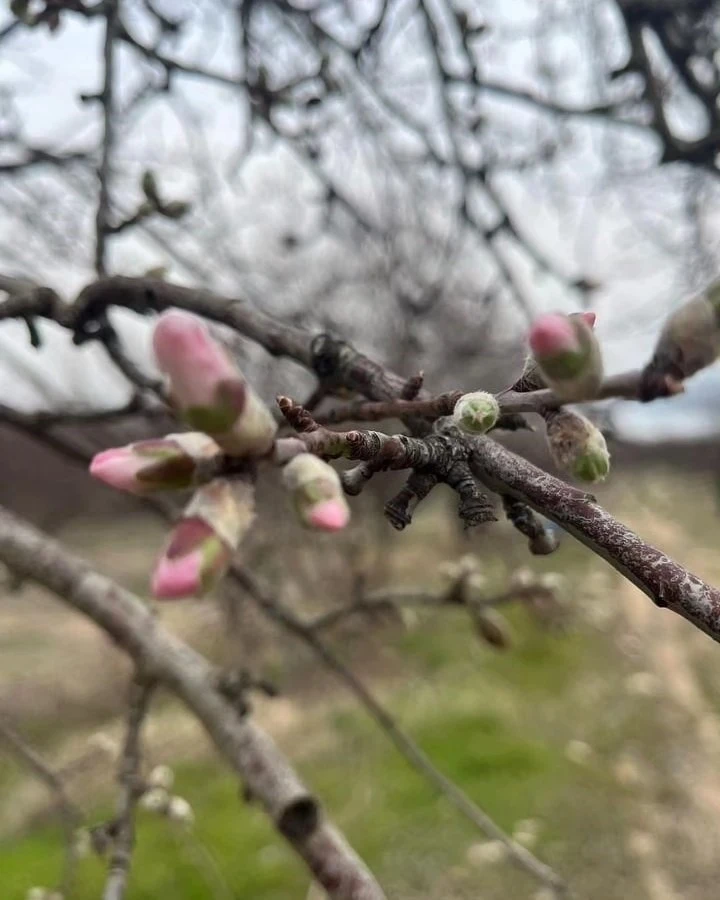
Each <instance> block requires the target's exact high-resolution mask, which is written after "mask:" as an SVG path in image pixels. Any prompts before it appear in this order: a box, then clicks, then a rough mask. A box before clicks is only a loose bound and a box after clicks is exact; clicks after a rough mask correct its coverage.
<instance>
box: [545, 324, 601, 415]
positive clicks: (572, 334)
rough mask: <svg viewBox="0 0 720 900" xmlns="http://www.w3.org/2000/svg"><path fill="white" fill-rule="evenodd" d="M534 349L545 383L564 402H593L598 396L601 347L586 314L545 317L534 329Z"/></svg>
mask: <svg viewBox="0 0 720 900" xmlns="http://www.w3.org/2000/svg"><path fill="white" fill-rule="evenodd" d="M530 349H531V350H532V354H533V356H534V358H535V361H536V362H537V364H538V368H539V370H540V374H541V376H542V378H543V379H544V381H545V383H546V384H547V386H548V387H549V388H552V390H553V391H554V392H555V394H556V395H557V396H558V397H559V398H560V399H561V400H563V401H572V400H589V399H591V398H592V397H595V396H596V395H597V394H598V392H599V390H600V385H601V384H602V377H603V365H602V354H601V352H600V344H599V343H598V340H597V338H596V337H595V333H594V331H593V329H592V326H591V325H590V324H588V321H587V320H586V319H585V318H584V317H583V316H582V315H580V314H577V315H574V316H563V315H560V314H558V313H551V314H549V315H546V316H541V317H540V318H539V319H538V320H537V321H536V322H535V323H534V325H533V326H532V328H531V329H530Z"/></svg>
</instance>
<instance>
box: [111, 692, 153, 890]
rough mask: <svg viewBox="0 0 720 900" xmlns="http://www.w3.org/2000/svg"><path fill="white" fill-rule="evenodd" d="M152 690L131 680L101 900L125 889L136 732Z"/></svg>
mask: <svg viewBox="0 0 720 900" xmlns="http://www.w3.org/2000/svg"><path fill="white" fill-rule="evenodd" d="M152 691H153V685H152V683H151V682H149V681H145V680H143V679H142V678H139V677H136V678H135V679H134V680H133V682H132V685H131V688H130V699H129V704H128V715H127V725H126V732H125V744H124V746H123V751H122V757H121V759H120V767H119V770H118V782H119V783H120V796H119V797H118V804H117V814H116V817H115V819H114V821H113V823H112V838H113V844H112V853H111V855H110V865H109V869H108V877H107V881H106V882H105V889H104V891H103V900H123V898H124V897H125V894H126V892H127V886H128V877H129V875H130V865H131V863H132V854H133V849H134V845H135V806H136V804H137V801H138V799H139V797H140V793H141V790H140V785H141V782H140V766H141V764H142V746H141V741H140V732H141V729H142V726H143V722H144V720H145V717H146V715H147V712H148V708H149V705H150V697H151V696H152Z"/></svg>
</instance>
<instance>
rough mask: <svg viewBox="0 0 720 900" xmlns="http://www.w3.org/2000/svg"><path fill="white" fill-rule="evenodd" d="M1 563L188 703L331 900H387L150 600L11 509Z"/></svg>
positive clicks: (0, 515) (0, 539)
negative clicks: (78, 615) (161, 619)
mask: <svg viewBox="0 0 720 900" xmlns="http://www.w3.org/2000/svg"><path fill="white" fill-rule="evenodd" d="M0 560H2V562H4V563H5V564H6V565H7V566H9V567H10V568H11V569H12V570H14V571H16V572H17V573H18V574H19V575H21V576H23V577H25V578H27V579H29V580H32V581H36V582H37V583H39V584H41V585H43V586H44V587H46V588H48V590H50V591H52V592H54V593H55V594H57V595H58V596H59V597H60V598H61V599H63V600H64V601H66V602H67V603H68V604H69V605H71V606H72V607H74V608H75V609H77V610H78V611H79V612H81V613H83V614H84V615H85V616H88V617H89V618H90V619H92V620H93V621H94V622H95V623H96V624H97V625H99V626H100V627H101V628H102V629H103V630H104V631H106V632H107V633H108V634H109V635H110V637H112V638H113V640H114V641H115V642H116V643H117V644H118V645H119V646H120V647H121V648H122V649H123V650H125V651H126V652H127V653H128V654H129V655H130V656H131V657H132V658H133V659H134V660H135V661H136V663H138V664H140V665H142V667H143V673H144V674H146V675H147V677H152V678H155V679H157V680H158V681H160V682H162V683H163V684H165V685H166V686H168V687H169V688H170V689H171V690H173V691H174V692H175V693H176V694H177V695H178V696H179V697H180V699H181V700H182V701H183V702H184V703H185V705H186V706H187V707H188V708H189V709H190V710H191V711H192V712H193V713H194V714H195V715H196V716H197V718H198V719H199V720H200V722H201V723H202V724H203V725H204V727H205V729H206V730H207V732H208V734H209V735H210V737H211V739H212V740H213V742H214V744H215V746H216V747H217V749H218V750H219V751H220V753H221V754H222V755H223V756H224V757H225V758H226V760H227V761H228V762H229V763H230V765H231V766H232V767H233V769H235V771H236V772H237V773H238V774H239V775H240V776H241V778H242V779H243V781H244V783H245V785H246V787H247V790H248V792H249V794H250V795H251V796H252V797H254V798H256V799H257V800H258V801H259V802H260V803H261V804H262V806H263V807H264V809H265V811H266V812H267V814H268V815H269V816H270V818H271V820H272V821H273V823H274V824H275V826H276V828H277V829H278V831H279V832H280V833H281V834H282V835H283V837H285V839H286V840H287V841H288V842H289V843H290V844H291V845H292V846H293V847H294V849H295V851H296V852H297V853H298V854H299V855H300V856H301V857H302V858H303V859H304V860H305V862H306V864H307V865H308V867H309V869H310V871H311V872H312V873H313V876H314V878H315V879H316V880H317V881H318V883H319V884H320V885H322V887H323V888H324V889H325V891H326V892H327V894H328V896H329V897H330V898H332V900H384V894H383V892H382V890H381V888H380V887H379V885H378V884H377V882H376V881H375V879H374V878H373V877H372V875H371V874H370V872H369V871H368V869H367V868H366V866H365V865H364V864H363V862H362V861H361V860H360V859H359V857H358V856H357V855H356V854H355V853H354V851H353V850H352V849H351V847H350V846H349V845H348V844H347V842H346V841H345V839H344V837H343V836H342V835H341V834H340V833H339V832H338V831H337V830H336V829H335V827H334V826H333V825H332V824H330V822H328V821H327V819H326V818H325V817H324V815H323V813H322V810H321V808H320V804H319V803H318V801H317V799H316V798H315V797H313V796H312V794H310V793H309V791H308V790H307V788H306V787H305V785H304V784H303V783H302V782H301V781H300V779H299V778H298V776H297V775H296V773H295V772H294V771H293V769H292V768H291V767H290V765H289V764H288V762H287V761H286V760H285V758H284V757H283V756H282V755H281V754H280V752H279V750H278V748H277V747H276V746H275V744H274V742H273V741H272V740H271V738H270V737H269V736H268V735H267V734H265V732H264V731H262V730H261V729H260V728H259V727H258V726H257V725H256V724H255V723H253V722H252V721H250V720H249V719H248V718H247V717H242V716H241V715H240V714H239V713H238V711H237V710H236V709H235V707H234V706H233V705H232V703H230V702H229V701H228V700H227V699H226V698H225V697H223V696H222V694H221V693H220V692H219V691H218V690H217V672H216V671H215V670H214V669H213V667H212V666H210V664H209V663H208V662H207V660H206V659H205V658H204V657H202V656H201V655H200V654H199V653H197V652H195V651H194V650H192V649H191V648H190V647H188V646H187V645H186V644H185V643H183V642H182V641H181V640H180V639H179V638H177V637H175V636H174V635H172V634H170V633H169V632H168V631H166V630H165V629H164V628H163V626H162V625H161V624H160V623H159V622H158V621H157V620H156V619H155V618H154V617H153V615H152V614H151V612H150V611H149V610H148V608H147V607H146V606H145V604H143V603H142V601H140V600H139V599H138V598H137V597H135V596H134V595H133V594H131V593H129V592H128V591H125V590H123V589H122V588H121V587H119V586H118V585H116V584H115V583H113V582H112V581H111V580H110V579H109V578H106V577H104V576H102V575H100V574H98V573H96V572H94V571H93V570H92V569H91V568H90V567H89V566H88V565H87V564H86V563H84V562H83V561H81V560H80V559H78V558H77V557H74V556H72V555H71V554H69V553H67V552H66V551H65V550H64V549H63V548H62V547H61V546H60V544H58V543H57V542H56V541H53V540H51V539H49V538H47V537H45V536H44V535H43V534H42V533H41V532H39V531H37V530H36V529H34V528H32V527H31V526H29V525H27V524H26V523H25V522H23V521H22V520H21V519H19V518H17V517H16V516H14V515H13V514H12V513H10V512H8V511H7V510H4V509H0Z"/></svg>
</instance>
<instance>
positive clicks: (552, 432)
mask: <svg viewBox="0 0 720 900" xmlns="http://www.w3.org/2000/svg"><path fill="white" fill-rule="evenodd" d="M546 422H547V436H548V445H549V448H550V453H551V455H552V458H553V460H554V462H555V464H556V465H557V467H558V468H559V469H562V470H563V471H565V472H569V473H570V474H571V475H573V476H574V477H575V478H578V479H579V480H580V481H589V482H597V481H604V480H605V478H607V476H608V473H609V472H610V453H609V452H608V448H607V444H606V443H605V438H604V437H603V435H602V432H601V431H600V430H599V429H598V428H596V427H595V425H593V423H592V422H590V421H589V419H586V418H585V416H581V415H579V413H576V412H572V411H571V410H568V409H560V410H557V412H553V413H551V414H549V415H548V416H547V419H546Z"/></svg>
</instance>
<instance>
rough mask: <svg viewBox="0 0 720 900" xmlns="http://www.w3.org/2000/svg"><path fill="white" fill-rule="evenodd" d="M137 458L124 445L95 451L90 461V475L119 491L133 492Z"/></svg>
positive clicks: (135, 489) (135, 488) (135, 484)
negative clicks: (100, 451) (99, 451)
mask: <svg viewBox="0 0 720 900" xmlns="http://www.w3.org/2000/svg"><path fill="white" fill-rule="evenodd" d="M137 469H138V465H137V460H135V459H133V456H132V453H130V452H129V451H128V450H127V449H126V448H124V447H113V448H111V449H110V450H103V451H102V453H97V454H96V455H95V456H94V457H93V458H92V461H91V462H90V469H89V471H90V475H91V476H92V477H93V478H97V480H98V481H102V482H103V483H104V484H107V485H109V486H110V487H114V488H116V489H117V490H120V491H130V492H131V493H135V492H136V491H137V489H138V481H137V477H136V476H137Z"/></svg>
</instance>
